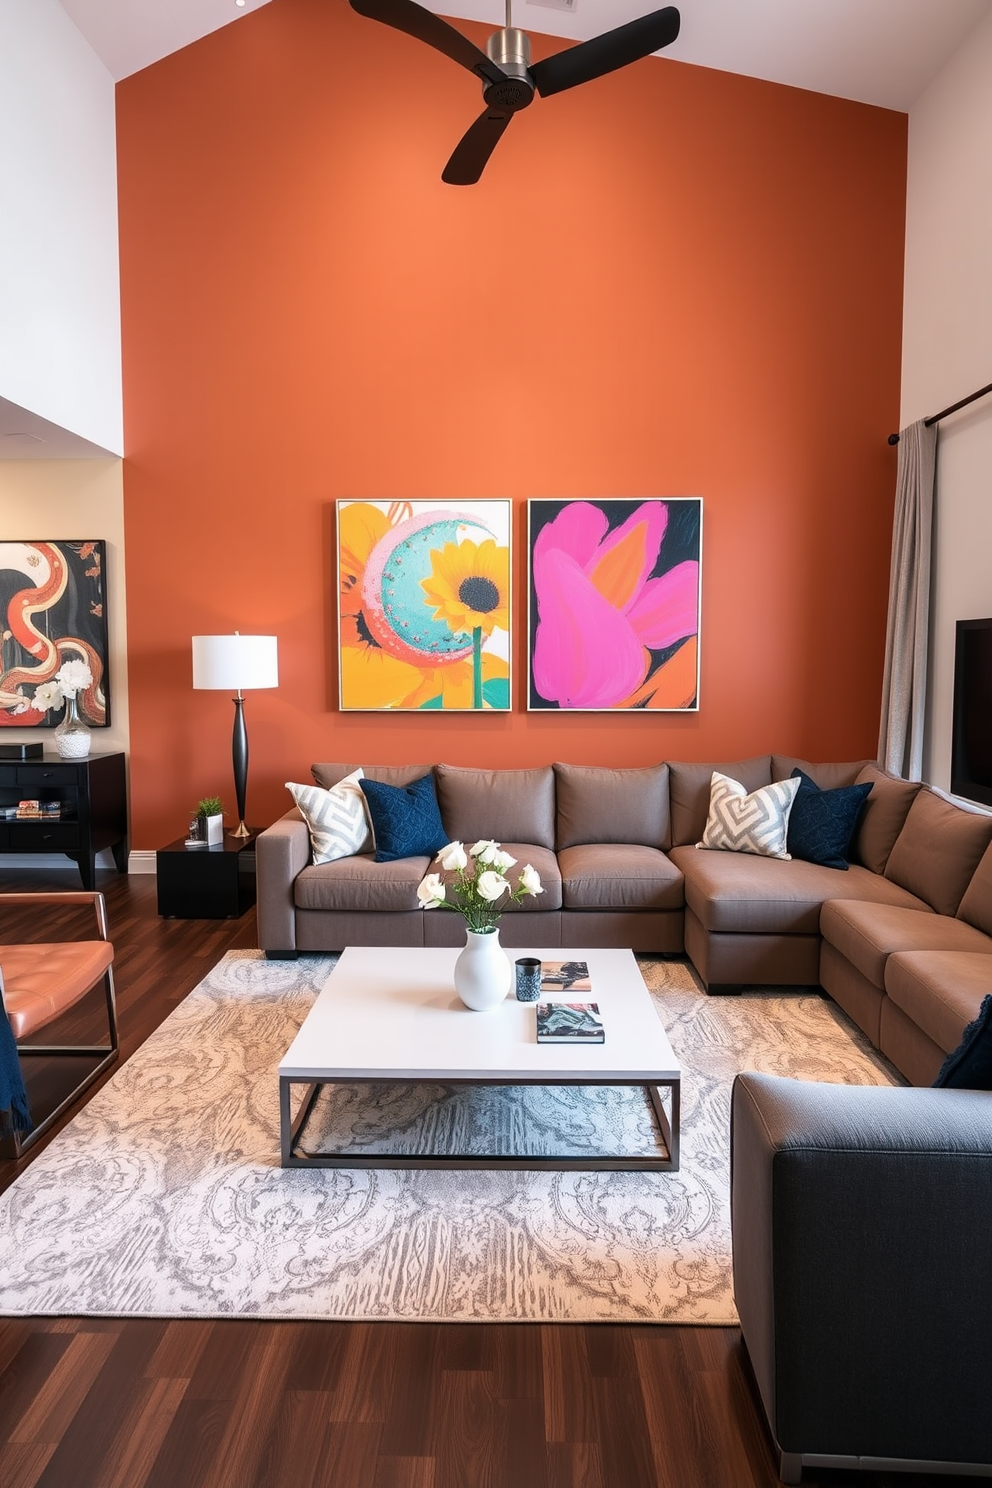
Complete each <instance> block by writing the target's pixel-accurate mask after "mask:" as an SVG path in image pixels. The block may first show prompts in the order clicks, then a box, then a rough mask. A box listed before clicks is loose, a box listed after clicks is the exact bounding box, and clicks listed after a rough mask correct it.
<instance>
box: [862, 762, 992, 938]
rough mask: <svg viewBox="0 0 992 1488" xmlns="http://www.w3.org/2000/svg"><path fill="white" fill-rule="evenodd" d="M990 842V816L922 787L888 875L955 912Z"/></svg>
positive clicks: (937, 905)
mask: <svg viewBox="0 0 992 1488" xmlns="http://www.w3.org/2000/svg"><path fill="white" fill-rule="evenodd" d="M990 842H992V816H986V815H984V813H983V814H982V815H979V814H978V813H977V812H974V811H965V810H962V808H961V807H960V806H955V805H953V804H952V803H951V802H950V801H945V800H944V799H943V797H942V796H938V795H936V794H935V792H934V791H931V790H921V791H920V793H919V794H918V795H917V797H916V799H915V801H914V802H913V804H912V806H911V807H910V808H909V815H908V816H907V817H906V823H905V825H904V827H903V829H902V831H901V832H900V833H899V836H898V837H897V838H896V842H895V846H894V847H893V849H892V851H891V852H890V854H889V860H888V862H887V863H886V865H885V876H886V878H891V879H892V881H893V882H894V883H897V884H902V886H903V888H904V889H909V891H910V893H911V894H918V895H919V897H920V898H921V899H925V900H926V901H927V903H928V904H929V905H932V907H933V908H934V909H935V910H936V911H937V913H938V914H945V915H953V914H957V910H958V905H959V904H960V903H961V899H962V897H963V895H964V891H965V889H966V888H967V887H968V882H969V880H970V879H971V877H972V876H973V874H974V872H975V869H976V868H977V867H978V865H979V863H980V862H981V859H982V855H983V853H984V852H985V849H986V848H987V847H988V845H989V843H990Z"/></svg>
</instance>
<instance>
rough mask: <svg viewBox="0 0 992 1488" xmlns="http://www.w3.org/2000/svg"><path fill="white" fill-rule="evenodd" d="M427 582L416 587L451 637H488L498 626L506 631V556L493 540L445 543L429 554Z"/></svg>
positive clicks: (508, 572) (507, 552)
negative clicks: (460, 635)
mask: <svg viewBox="0 0 992 1488" xmlns="http://www.w3.org/2000/svg"><path fill="white" fill-rule="evenodd" d="M431 557H432V560H433V564H432V568H431V574H430V578H427V579H421V581H420V587H421V589H423V591H424V593H425V594H426V596H427V603H428V605H430V607H431V608H432V609H433V611H434V618H435V619H436V620H444V621H445V622H446V623H447V625H448V626H449V627H450V628H451V630H452V631H454V632H455V634H459V633H463V634H466V635H472V634H473V632H474V631H476V630H481V631H482V634H483V635H492V633H493V630H494V629H495V627H496V626H497V625H498V626H500V627H501V628H502V629H503V630H508V629H509V628H510V561H509V560H510V554H509V551H508V550H507V549H506V548H498V547H497V546H496V539H495V538H487V539H486V541H485V542H481V543H474V542H472V541H471V540H470V539H468V538H466V539H465V541H464V542H460V543H445V545H444V547H443V548H441V549H440V551H435V552H433V553H432V554H431Z"/></svg>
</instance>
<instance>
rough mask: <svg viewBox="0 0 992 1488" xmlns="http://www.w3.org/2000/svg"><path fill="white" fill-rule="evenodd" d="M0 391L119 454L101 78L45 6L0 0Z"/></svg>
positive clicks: (106, 120) (111, 127)
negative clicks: (0, 206) (0, 205)
mask: <svg viewBox="0 0 992 1488" xmlns="http://www.w3.org/2000/svg"><path fill="white" fill-rule="evenodd" d="M0 203H2V208H0V213H2V216H0V398H4V399H7V400H9V402H11V403H13V404H17V405H19V406H20V407H21V408H25V409H28V410H29V411H30V412H32V413H35V414H38V415H40V416H41V417H42V418H44V419H47V420H49V421H50V422H51V423H54V424H58V425H60V426H61V427H63V428H65V429H68V430H70V431H72V432H73V433H74V434H78V435H80V436H82V438H84V439H87V440H89V441H91V442H92V443H93V444H95V445H98V446H100V447H101V448H102V449H105V450H107V451H109V452H111V453H113V454H120V453H122V451H123V442H122V439H123V435H122V427H123V420H122V414H121V334H120V280H119V273H118V256H117V160H116V133H115V118H114V84H113V80H112V78H111V76H110V74H109V72H108V71H107V70H106V68H105V67H104V65H103V63H102V62H100V61H99V60H98V58H97V57H96V55H95V53H94V52H93V51H91V49H90V47H89V46H88V45H87V43H86V42H85V41H84V40H83V38H82V36H81V35H80V34H79V32H78V31H77V30H76V28H75V26H74V25H73V24H72V22H71V21H70V20H69V18H68V16H67V15H66V14H65V12H64V11H63V9H62V7H61V6H60V5H59V4H58V3H57V0H0Z"/></svg>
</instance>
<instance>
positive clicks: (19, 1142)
mask: <svg viewBox="0 0 992 1488" xmlns="http://www.w3.org/2000/svg"><path fill="white" fill-rule="evenodd" d="M5 904H22V905H24V904H30V905H35V904H58V905H60V906H64V905H68V904H91V905H92V906H93V909H94V912H95V915H96V924H97V932H98V938H99V939H100V940H108V939H109V935H108V933H107V906H106V902H105V901H104V897H103V895H102V894H101V893H98V892H91V891H89V890H67V891H65V892H57V891H56V892H51V893H0V907H2V906H3V905H5ZM23 943H24V942H22V944H23ZM2 961H3V946H2V945H0V966H2ZM101 981H102V982H103V984H104V990H105V994H106V1001H107V1027H108V1034H109V1039H110V1042H109V1043H107V1044H96V1045H92V1044H35V1043H22V1042H21V1041H20V1040H18V1043H17V1053H18V1057H19V1059H20V1060H21V1062H22V1064H23V1062H24V1060H25V1059H29V1058H32V1057H38V1058H51V1057H53V1056H55V1057H66V1058H75V1059H78V1058H86V1057H89V1058H95V1059H98V1060H99V1063H98V1064H96V1065H95V1066H94V1068H93V1069H91V1070H89V1071H88V1072H87V1074H86V1075H85V1076H84V1078H83V1079H82V1080H81V1081H80V1082H79V1083H78V1084H77V1085H74V1086H73V1088H72V1089H71V1090H70V1091H69V1093H68V1094H67V1095H66V1096H65V1098H64V1099H63V1100H61V1101H60V1102H59V1104H58V1105H57V1106H56V1107H55V1109H54V1111H50V1112H49V1113H48V1115H47V1116H45V1117H44V1118H43V1119H42V1120H41V1121H40V1122H39V1123H38V1125H37V1126H33V1127H32V1128H31V1130H30V1131H29V1132H14V1133H13V1135H12V1136H10V1137H8V1138H6V1139H5V1140H4V1143H3V1149H4V1151H3V1155H4V1156H5V1157H13V1158H19V1157H21V1156H22V1154H23V1153H25V1152H27V1151H28V1150H29V1149H30V1148H31V1147H33V1146H34V1144H35V1142H37V1141H38V1139H39V1138H40V1137H43V1136H44V1134H45V1132H47V1131H49V1130H50V1128H51V1127H52V1126H54V1124H55V1122H56V1121H58V1119H59V1117H60V1116H62V1114H63V1112H65V1111H67V1110H68V1108H69V1107H70V1106H71V1105H72V1104H73V1102H74V1101H76V1100H78V1098H79V1096H80V1095H82V1093H83V1091H84V1090H87V1089H88V1088H89V1086H90V1085H92V1084H93V1082H94V1080H97V1079H99V1077H100V1076H101V1075H102V1074H103V1072H104V1070H105V1069H108V1068H109V1066H110V1065H112V1064H113V1063H114V1062H115V1060H116V1059H117V1058H118V1055H119V1053H120V1040H119V1037H118V1031H117V1002H116V994H115V990H114V970H113V966H112V965H111V966H108V967H107V969H106V971H105V972H103V973H102V974H101V975H100V976H99V977H98V978H97V980H96V981H94V982H92V983H91V985H90V986H89V987H88V988H87V989H86V991H85V992H84V994H83V997H88V996H89V994H90V992H92V991H93V988H94V987H96V986H97V984H98V982H101ZM2 998H3V979H2V975H0V1001H2ZM78 1001H79V1002H81V1001H82V998H79V999H78ZM74 1005H75V1004H74ZM66 1011H68V1009H66ZM57 1016H61V1014H59V1015H57ZM49 1021H54V1019H50V1020H49ZM44 1026H45V1025H44V1024H42V1027H44Z"/></svg>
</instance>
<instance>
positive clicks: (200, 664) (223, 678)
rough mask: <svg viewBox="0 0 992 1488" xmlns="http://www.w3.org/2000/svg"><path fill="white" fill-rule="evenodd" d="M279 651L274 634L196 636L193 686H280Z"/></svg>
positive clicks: (238, 688) (229, 688)
mask: <svg viewBox="0 0 992 1488" xmlns="http://www.w3.org/2000/svg"><path fill="white" fill-rule="evenodd" d="M277 652H278V645H277V640H276V637H275V636H257V635H219V636H194V637H193V686H194V687H196V688H217V689H224V690H226V691H228V692H230V690H231V689H232V688H234V689H235V690H236V691H244V689H245V688H253V687H278V686H279V660H278V654H277Z"/></svg>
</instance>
